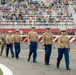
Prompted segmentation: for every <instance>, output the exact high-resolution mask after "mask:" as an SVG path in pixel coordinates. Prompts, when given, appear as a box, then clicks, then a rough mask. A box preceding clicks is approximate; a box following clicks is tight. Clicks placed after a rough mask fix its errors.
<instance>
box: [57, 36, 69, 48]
mask: <svg viewBox="0 0 76 75" xmlns="http://www.w3.org/2000/svg"><path fill="white" fill-rule="evenodd" d="M58 41H60V43H62V44H63V45H65V48H68V42H69V38H68V37H67V36H62V35H61V36H60V37H59V38H58ZM58 47H59V48H64V47H62V46H61V45H59V46H58Z"/></svg>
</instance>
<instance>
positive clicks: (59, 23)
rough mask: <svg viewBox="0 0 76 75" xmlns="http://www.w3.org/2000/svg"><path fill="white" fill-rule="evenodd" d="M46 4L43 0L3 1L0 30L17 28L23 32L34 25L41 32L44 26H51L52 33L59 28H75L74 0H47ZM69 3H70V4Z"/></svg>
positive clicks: (0, 10)
mask: <svg viewBox="0 0 76 75" xmlns="http://www.w3.org/2000/svg"><path fill="white" fill-rule="evenodd" d="M45 1H46V0H45ZM49 1H50V2H49V3H48V4H46V3H44V1H43V0H40V1H39V0H34V1H32V2H30V0H29V1H28V0H25V1H22V0H21V2H18V1H14V3H12V2H7V1H6V2H5V4H1V5H0V32H3V31H6V32H8V30H10V29H11V30H12V31H13V32H14V31H15V29H16V28H19V29H20V30H22V31H23V32H24V33H27V32H28V31H29V30H30V27H31V26H32V25H36V31H37V32H39V33H40V32H41V33H43V32H44V31H45V27H46V26H47V25H48V26H50V27H51V31H52V32H53V33H58V32H59V31H60V29H61V28H66V29H67V32H71V31H73V32H74V30H75V28H76V27H75V24H76V23H75V18H74V17H75V16H74V15H75V13H74V12H73V11H74V9H73V8H75V0H68V1H66V0H49ZM70 3H71V4H72V5H70Z"/></svg>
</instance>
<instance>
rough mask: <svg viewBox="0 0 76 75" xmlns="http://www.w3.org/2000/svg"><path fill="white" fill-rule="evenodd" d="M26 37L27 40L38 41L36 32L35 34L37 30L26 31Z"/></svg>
mask: <svg viewBox="0 0 76 75" xmlns="http://www.w3.org/2000/svg"><path fill="white" fill-rule="evenodd" d="M28 39H29V41H33V42H34V41H36V42H37V41H38V34H37V32H33V31H30V32H29V33H28Z"/></svg>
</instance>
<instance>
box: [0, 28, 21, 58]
mask: <svg viewBox="0 0 76 75" xmlns="http://www.w3.org/2000/svg"><path fill="white" fill-rule="evenodd" d="M0 43H1V52H0V55H1V56H2V53H3V50H4V48H5V47H6V57H8V54H9V49H10V52H11V55H12V58H13V57H14V56H15V57H16V59H18V58H19V53H20V44H21V36H20V34H19V30H18V29H17V30H16V33H15V35H14V36H13V35H12V31H9V33H8V34H6V33H4V34H3V35H1V37H0ZM13 45H14V48H15V54H14V51H13Z"/></svg>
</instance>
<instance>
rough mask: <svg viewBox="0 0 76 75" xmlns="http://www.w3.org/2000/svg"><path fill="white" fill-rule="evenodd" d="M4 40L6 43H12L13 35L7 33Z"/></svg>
mask: <svg viewBox="0 0 76 75" xmlns="http://www.w3.org/2000/svg"><path fill="white" fill-rule="evenodd" d="M6 41H7V43H13V41H14V38H13V36H12V35H8V36H7V37H6Z"/></svg>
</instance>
